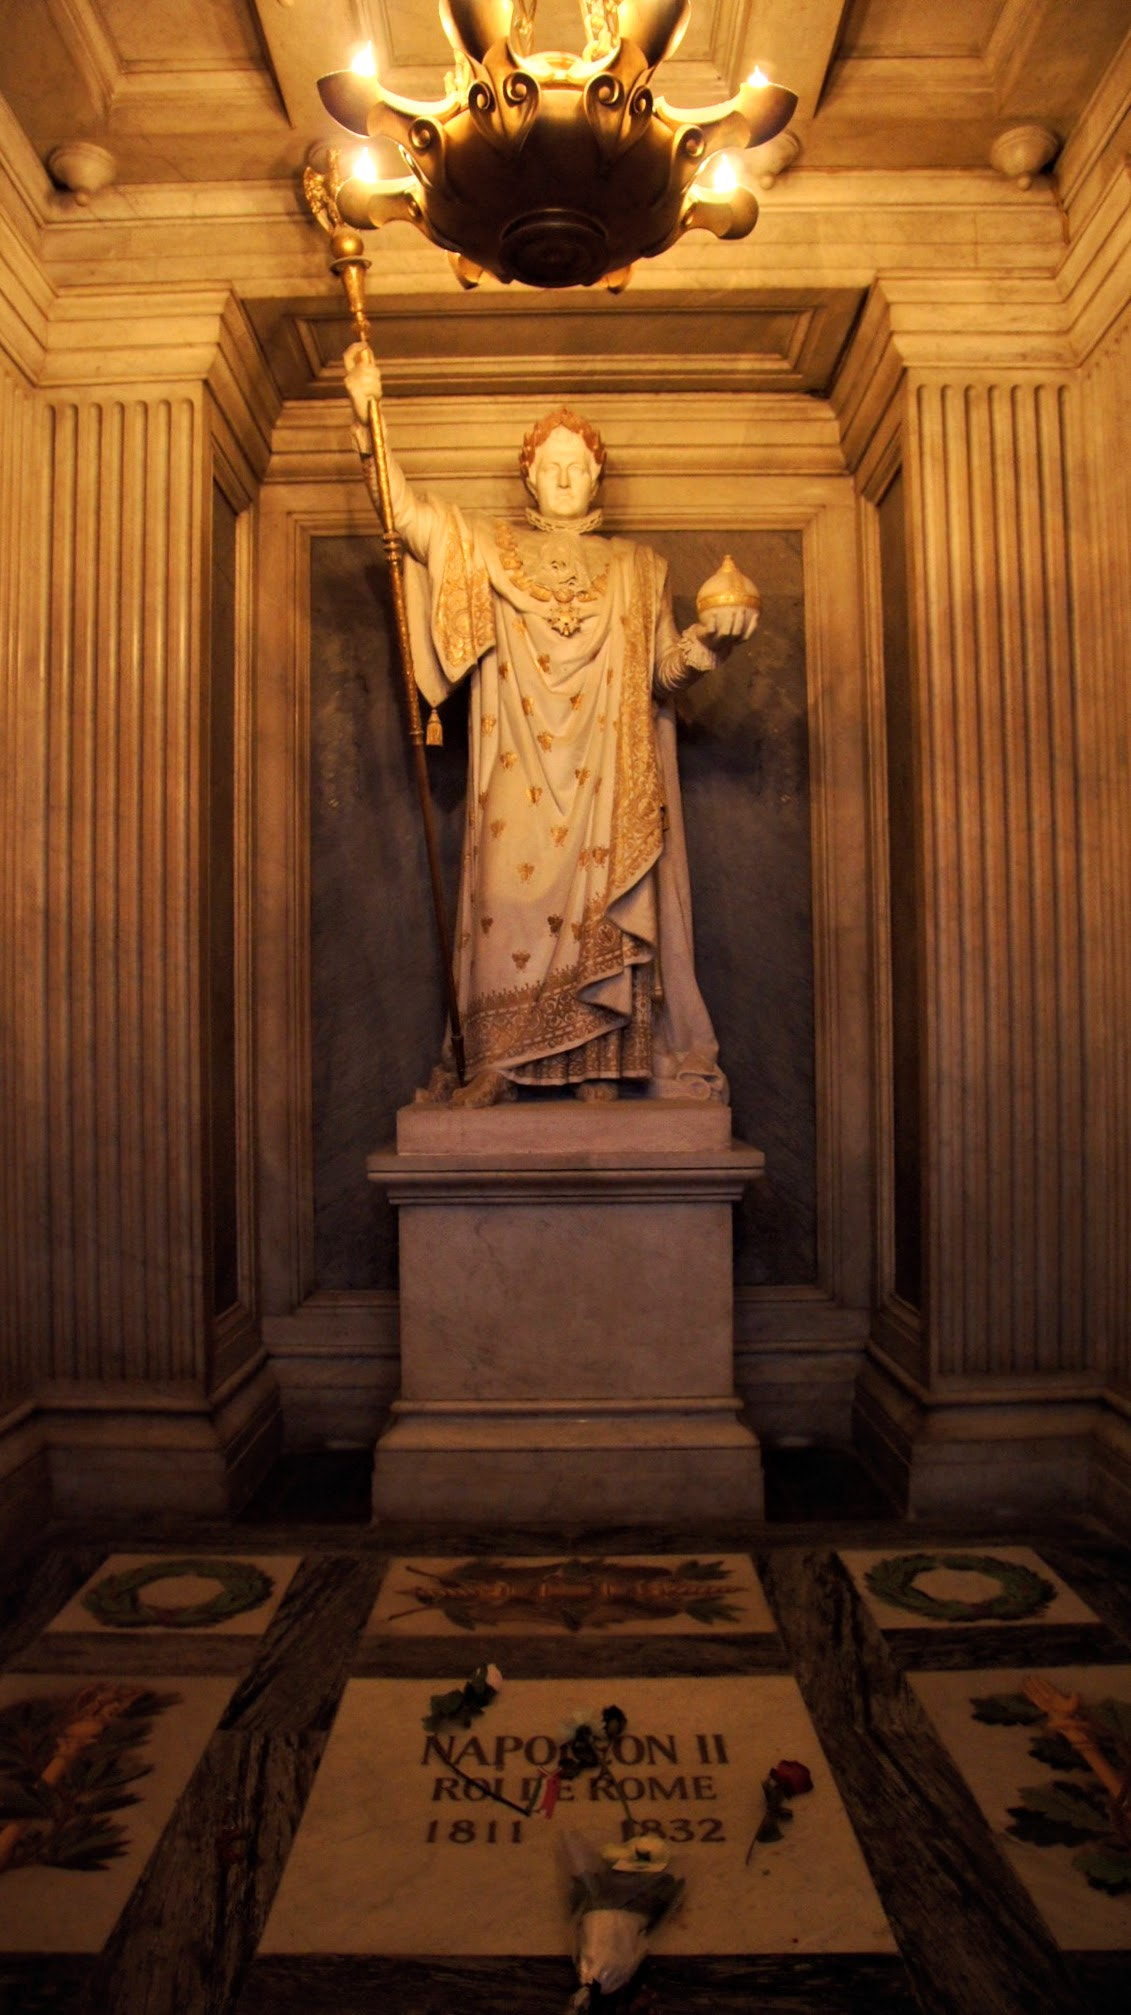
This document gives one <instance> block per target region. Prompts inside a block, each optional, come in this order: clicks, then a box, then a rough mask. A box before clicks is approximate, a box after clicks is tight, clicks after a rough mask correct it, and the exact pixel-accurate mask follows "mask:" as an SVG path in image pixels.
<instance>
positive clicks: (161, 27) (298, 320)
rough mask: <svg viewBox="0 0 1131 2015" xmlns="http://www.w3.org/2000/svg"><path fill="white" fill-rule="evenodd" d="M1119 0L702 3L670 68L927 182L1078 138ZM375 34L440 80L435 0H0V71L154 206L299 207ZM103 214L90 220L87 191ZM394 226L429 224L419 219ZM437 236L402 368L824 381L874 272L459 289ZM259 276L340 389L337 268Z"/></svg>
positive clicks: (825, 142)
mask: <svg viewBox="0 0 1131 2015" xmlns="http://www.w3.org/2000/svg"><path fill="white" fill-rule="evenodd" d="M1128 8H1129V0H692V18H691V24H690V27H689V29H688V32H687V35H686V37H685V39H684V42H683V44H682V45H681V47H680V49H679V51H678V53H677V54H676V55H675V56H674V57H673V58H672V60H671V61H670V63H668V64H666V65H665V66H664V69H663V72H662V77H663V88H664V91H665V93H666V95H667V97H668V98H669V99H670V100H672V101H673V102H674V103H676V104H679V103H681V102H682V103H685V104H692V105H694V104H697V103H698V104H702V103H704V102H710V101H713V100H718V99H720V98H723V97H725V96H728V95H729V94H730V93H731V91H732V90H733V89H734V88H735V86H736V85H737V83H738V81H739V80H740V79H741V78H742V77H743V76H745V75H746V74H747V73H748V71H749V70H750V69H751V67H752V66H753V64H754V63H755V62H759V63H761V65H762V67H763V68H764V69H765V70H766V71H768V72H769V74H770V75H771V76H772V77H775V78H777V79H780V80H781V81H782V82H785V83H788V84H789V85H790V86H791V88H793V89H794V90H796V91H797V93H798V98H799V105H798V112H797V116H796V119H795V121H794V128H793V130H794V132H795V134H796V136H797V138H798V140H799V141H800V143H801V153H800V156H799V162H798V168H799V170H800V171H801V174H802V175H804V174H805V172H806V171H818V173H820V172H822V171H825V172H827V178H828V187H829V189H830V190H832V188H833V183H834V181H835V179H836V178H837V177H838V176H843V174H844V173H845V172H846V171H862V170H863V171H869V170H887V171H891V172H894V173H895V174H900V173H902V172H908V173H910V174H913V175H914V174H916V173H917V174H918V176H919V179H920V182H922V175H923V171H929V173H930V174H932V175H933V176H935V177H937V178H944V177H945V176H946V174H947V173H948V172H949V171H969V170H979V171H982V172H983V174H988V172H989V169H988V164H989V155H990V149H991V147H992V145H993V142H994V140H995V139H996V138H997V136H998V135H999V134H1001V133H1002V132H1003V131H1004V130H1005V129H1006V128H1008V127H1010V126H1012V125H1016V124H1017V123H1018V122H1019V121H1023V120H1037V121H1040V122H1042V123H1044V124H1046V125H1048V126H1051V127H1052V128H1053V129H1054V130H1055V132H1056V133H1057V134H1058V135H1059V136H1060V138H1061V139H1067V138H1068V136H1069V135H1070V133H1071V131H1072V128H1073V126H1074V124H1075V122H1076V120H1077V119H1078V118H1079V116H1080V113H1081V111H1082V109H1083V107H1084V105H1085V103H1086V101H1087V99H1088V97H1089V94H1090V93H1091V92H1092V91H1093V89H1094V88H1095V86H1096V84H1097V82H1098V80H1099V79H1100V77H1101V76H1102V74H1103V72H1104V70H1105V69H1106V67H1107V65H1108V64H1109V63H1110V61H1111V60H1112V58H1113V56H1114V54H1115V52H1116V51H1117V49H1118V47H1119V45H1120V43H1121V41H1122V40H1123V38H1124V37H1125V36H1126V34H1127V31H1128V26H1129V20H1131V17H1129V13H1128ZM535 39H536V46H537V47H538V48H539V49H546V48H554V47H558V48H570V49H575V50H576V49H579V48H580V47H581V44H582V41H583V39H584V38H583V33H582V27H581V19H580V14H579V10H578V8H577V5H576V0H539V5H538V12H537V26H536V38H535ZM368 40H372V42H373V44H374V48H375V53H376V56H377V61H378V66H379V70H380V73H381V75H382V77H383V79H384V80H385V81H386V82H387V83H388V84H389V85H390V86H391V87H392V88H393V89H394V90H399V91H401V92H403V93H405V94H407V95H409V96H413V97H417V96H424V97H429V96H435V95H438V94H439V93H440V91H441V90H442V87H443V77H444V72H445V70H446V69H447V68H448V66H449V60H450V52H449V50H448V47H447V44H446V42H445V40H444V37H443V33H442V31H441V28H440V22H439V17H438V12H437V6H436V0H0V92H2V93H3V95H4V96H5V97H6V99H7V100H8V103H9V105H10V106H11V108H12V110H13V112H14V114H15V116H16V118H17V120H18V121H19V123H20V124H21V125H22V127H23V129H24V132H25V133H26V134H27V136H28V138H29V140H30V141H31V143H32V146H33V147H34V148H35V150H36V151H37V152H38V153H39V155H40V157H41V159H43V160H44V161H46V160H47V159H48V157H49V156H50V154H51V152H52V150H53V149H54V148H55V147H56V146H57V145H59V144H60V143H61V142H64V141H72V140H76V139H86V140H91V141H94V142H96V143H97V144H98V145H99V146H101V147H103V148H105V149H107V150H108V151H109V152H110V154H112V156H113V158H114V163H115V179H116V183H117V188H118V191H119V192H121V196H122V198H127V197H128V196H129V192H130V191H131V190H137V191H138V197H137V200H141V195H140V192H141V189H143V188H144V189H145V190H146V191H147V192H148V193H147V196H146V198H145V200H146V202H147V203H148V205H149V209H150V212H151V213H152V212H153V211H154V209H155V208H156V209H160V208H161V206H162V203H164V204H165V206H166V208H168V207H169V206H179V210H178V214H180V215H182V216H183V215H184V214H185V205H186V203H189V202H192V203H193V205H194V208H196V206H199V214H200V215H201V216H206V215H219V214H220V212H221V211H222V210H223V207H224V203H225V202H227V204H228V206H229V208H231V206H232V204H233V203H236V201H237V197H238V207H239V208H240V209H241V210H243V209H248V213H249V214H251V211H252V210H254V208H255V207H256V206H257V205H258V204H259V203H260V202H261V201H262V202H268V201H270V202H271V203H273V204H274V206H275V210H276V211H278V210H279V207H280V205H282V206H283V207H284V208H285V209H287V210H288V211H289V207H290V205H291V202H292V198H293V204H294V215H295V217H296V218H298V216H299V215H300V212H301V202H300V199H299V197H298V193H297V192H298V180H299V176H300V172H301V169H302V166H303V164H304V162H305V161H306V159H307V158H308V155H309V153H310V150H311V147H312V146H313V145H315V144H316V143H318V142H320V141H326V140H331V139H333V138H334V137H335V134H337V137H339V138H340V137H341V135H340V133H338V130H337V129H336V128H335V127H334V126H333V122H332V121H330V120H329V119H328V117H327V115H326V113H325V112H324V110H323V108H322V105H321V103H320V100H319V98H318V95H317V90H316V79H317V78H318V76H319V75H321V74H322V73H323V72H325V71H327V70H332V69H337V68H341V67H343V66H344V65H345V64H346V63H348V61H349V59H350V57H351V55H352V54H353V52H354V51H355V50H356V49H357V47H358V45H359V44H360V43H363V42H365V41H368ZM186 185H187V186H186ZM264 185H268V188H266V189H265V188H264ZM932 186H934V187H938V186H939V184H938V183H937V182H936V184H934V185H932ZM225 190H227V192H228V194H227V196H225V195H224V191H225ZM240 191H242V192H244V193H243V194H242V195H239V192H240ZM193 192H195V194H194V193H193ZM249 205H250V208H249ZM834 209H835V202H834ZM88 214H92V215H94V216H95V217H97V215H98V207H97V201H96V203H95V206H94V209H93V212H91V213H88ZM310 228H311V230H313V226H311V227H310ZM392 232H393V233H396V232H400V233H405V234H406V235H407V236H409V237H412V238H413V239H414V242H416V243H419V242H420V241H419V240H416V239H415V234H412V233H411V232H408V230H407V227H405V226H400V225H398V226H394V227H392ZM90 242H91V249H92V251H93V250H94V242H93V241H90ZM718 249H719V250H720V251H722V250H723V249H724V248H718ZM429 256H431V254H429ZM435 257H436V262H437V278H436V298H437V299H439V295H440V292H441V291H442V293H443V303H442V305H443V308H444V314H443V317H442V322H443V332H442V338H440V337H438V335H437V326H436V316H435V313H434V311H432V312H431V313H430V311H429V307H428V304H427V302H426V301H425V300H423V299H418V300H417V301H416V302H415V303H410V304H408V305H406V306H402V307H398V306H397V305H395V304H393V305H390V304H388V303H384V304H378V308H377V314H378V317H379V320H380V346H381V352H382V355H383V356H384V357H385V358H386V360H387V368H388V375H389V380H390V386H391V388H400V389H403V390H406V391H414V392H418V391H420V392H422V391H427V390H428V389H430V388H431V387H432V386H434V385H436V384H438V383H441V382H442V383H443V385H444V386H445V387H446V388H447V389H466V390H479V391H491V390H493V389H495V388H497V387H501V386H502V385H504V384H505V385H506V386H507V387H508V388H509V389H511V390H525V389H530V390H531V391H534V390H554V389H557V390H560V391H562V392H563V393H568V392H569V391H571V390H580V389H584V388H585V387H589V388H591V389H598V388H600V389H603V390H610V391H611V390H616V389H618V388H620V387H630V388H632V389H636V390H640V391H649V390H653V389H658V388H660V387H662V386H663V385H665V384H668V385H670V384H672V383H673V382H681V383H683V384H685V385H687V386H690V387H693V388H699V389H710V390H728V389H730V388H731V387H743V388H745V389H764V390H768V391H775V392H796V391H809V392H822V391H824V390H826V389H827V387H828V385H829V383H830V382H831V378H832V375H833V373H834V371H835V368H836V363H837V359H838V358H839V356H840V355H841V354H842V351H843V347H844V344H845V341H846V340H847V337H848V334H849V332H850V330H851V327H852V323H853V318H854V316H855V314H856V313H857V311H858V309H859V306H860V302H861V299H862V295H863V285H861V286H860V287H839V286H836V285H826V286H825V287H824V288H819V287H813V286H806V285H805V284H804V277H803V279H802V284H800V285H798V286H797V287H796V288H791V289H789V290H787V291H783V290H782V289H781V287H780V285H778V284H777V282H776V281H775V280H774V279H773V278H767V279H765V280H764V281H762V282H759V280H758V279H757V276H756V275H755V276H753V277H751V279H750V280H749V282H748V283H747V282H744V283H743V286H742V287H741V288H740V289H737V290H736V291H734V292H729V293H728V292H725V291H719V292H712V291H711V285H710V283H709V282H708V284H707V285H706V286H705V285H704V283H703V281H702V280H701V279H699V280H696V282H695V283H694V286H695V287H696V288H697V289H698V291H693V292H692V293H690V294H681V292H680V281H679V278H678V272H677V271H674V272H673V275H672V277H671V278H670V279H669V278H668V277H667V276H664V275H661V274H659V272H657V273H656V274H655V275H649V283H648V292H647V298H646V299H645V298H643V290H642V297H641V298H640V299H639V300H638V299H637V293H636V288H635V287H634V288H633V289H631V290H630V292H629V294H628V295H626V296H625V297H624V298H623V300H622V301H620V302H618V303H614V302H612V301H610V300H609V299H608V298H607V297H604V296H602V297H600V298H598V297H597V296H596V295H594V294H592V293H589V294H587V295H585V296H580V295H579V296H559V297H554V298H553V299H548V298H547V297H546V296H544V295H543V296H535V295H532V294H530V293H526V292H524V291H523V290H521V289H518V288H512V289H508V290H502V289H500V288H498V287H497V286H495V285H494V284H493V283H492V284H491V285H490V286H485V288H484V290H483V293H482V296H481V297H480V296H476V297H474V298H471V299H467V298H464V297H461V296H457V293H456V291H455V289H454V287H453V285H452V282H451V278H450V274H449V273H448V270H447V266H446V262H445V261H444V260H443V258H442V255H440V254H438V253H437V254H436V255H435ZM317 270H318V271H319V272H321V270H322V268H321V265H320V263H319V266H318V269H317ZM726 284H727V283H726V282H724V287H725V285H726ZM304 286H305V283H304ZM268 291H269V290H268ZM255 294H256V289H254V288H250V289H247V290H246V295H247V298H248V309H249V313H250V314H251V316H252V318H253V321H254V322H255V325H256V327H257V330H258V333H259V337H260V341H261V344H262V346H263V348H264V351H265V352H266V354H267V356H268V358H269V360H270V363H271V366H272V369H273V371H274V374H275V377H276V380H277V382H278V385H279V388H280V390H281V391H282V392H283V394H284V395H285V396H291V397H296V396H303V397H318V396H319V395H321V394H324V393H326V392H328V391H330V390H332V389H334V388H335V387H336V386H337V385H338V384H339V383H340V365H339V364H338V361H337V360H338V358H339V357H340V354H341V349H342V347H343V344H344V342H345V340H346V335H347V331H346V327H345V324H344V322H343V320H342V318H341V314H340V306H339V304H340V295H339V294H338V293H337V289H336V283H335V282H333V281H331V280H330V279H329V278H328V277H327V279H326V281H325V285H324V288H322V289H321V291H319V286H318V281H317V280H315V281H314V282H313V285H312V287H311V288H309V289H307V290H306V291H305V292H299V291H296V289H295V287H294V286H292V287H291V288H290V290H289V291H288V293H287V295H286V298H280V297H276V298H266V297H265V290H264V289H263V288H262V287H261V288H259V289H258V297H257V298H251V296H253V295H255Z"/></svg>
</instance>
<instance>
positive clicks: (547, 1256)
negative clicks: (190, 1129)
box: [368, 1099, 763, 1525]
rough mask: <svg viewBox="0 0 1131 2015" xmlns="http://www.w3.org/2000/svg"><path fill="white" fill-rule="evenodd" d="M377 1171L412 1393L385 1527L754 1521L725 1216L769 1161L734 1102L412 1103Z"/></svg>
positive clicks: (382, 1459) (379, 1491) (394, 1449)
mask: <svg viewBox="0 0 1131 2015" xmlns="http://www.w3.org/2000/svg"><path fill="white" fill-rule="evenodd" d="M368 1167H369V1177H370V1180H371V1181H372V1182H377V1183H380V1184H382V1185H383V1187H385V1188H386V1189H387V1190H388V1193H389V1196H390V1199H391V1201H392V1202H393V1203H395V1204H396V1205H398V1206H399V1211H400V1312H401V1313H400V1323H401V1391H400V1397H399V1398H398V1399H397V1401H396V1402H395V1404H394V1406H393V1411H392V1419H391V1423H390V1425H389V1427H388V1429H387V1431H386V1432H385V1433H384V1434H383V1435H382V1436H381V1439H380V1440H379V1441H378V1443H377V1448H376V1451H375V1454H374V1465H373V1508H374V1514H375V1516H378V1517H382V1518H411V1519H419V1518H424V1517H427V1518H436V1519H454V1520H464V1521H469V1522H471V1521H475V1522H486V1523H489V1524H490V1523H499V1524H502V1523H508V1524H509V1523H514V1522H527V1521H533V1522H538V1521H541V1522H544V1523H550V1522H553V1523H562V1522H563V1521H568V1520H577V1521H579V1522H585V1523H587V1524H588V1523H607V1522H609V1521H614V1522H620V1521H624V1522H627V1523H631V1524H634V1525H641V1524H648V1523H669V1522H671V1521H672V1520H673V1519H676V1520H683V1519H691V1518H696V1519H711V1518H758V1517H760V1516H761V1513H762V1469H761V1459H760V1455H759V1450H758V1443H757V1441H756V1440H755V1437H754V1435H753V1434H752V1433H751V1432H750V1429H749V1428H748V1427H747V1426H746V1425H745V1423H744V1422H743V1421H742V1420H741V1419H740V1417H739V1407H740V1402H739V1400H738V1398H737V1397H736V1395H735V1391H734V1373H733V1350H734V1346H733V1288H732V1266H731V1206H732V1204H733V1203H734V1202H735V1201H736V1200H737V1199H738V1198H739V1197H740V1196H741V1194H742V1191H743V1188H744V1187H745V1185H746V1184H747V1183H748V1182H751V1181H753V1180H754V1179H755V1178H756V1177H757V1176H759V1175H760V1174H761V1172H762V1167H763V1156H762V1155H761V1153H760V1152H759V1151H758V1150H757V1149H755V1148H750V1147H747V1146H745V1145H744V1144H743V1143H741V1142H739V1141H734V1140H732V1138H731V1132H730V1113H729V1111H728V1109H727V1108H726V1107H725V1106H718V1105H692V1104H686V1105H685V1104H680V1103H676V1102H668V1101H665V1100H656V1101H651V1100H627V1099H626V1100H624V1101H623V1102H618V1103H616V1104H613V1105H607V1106H606V1105H589V1104H584V1103H581V1102H579V1101H577V1100H574V1099H563V1100H561V1101H557V1100H554V1101H541V1100H539V1101H530V1102H529V1103H523V1104H518V1105H506V1106H497V1107H494V1108H492V1109H490V1110H488V1111H486V1112H467V1113H464V1112H457V1111H452V1110H451V1109H450V1108H445V1107H442V1106H408V1107H406V1108H404V1110H403V1111H401V1112H400V1113H399V1114H398V1116H397V1149H396V1152H395V1153H394V1154H375V1155H372V1156H371V1157H370V1159H369V1164H368Z"/></svg>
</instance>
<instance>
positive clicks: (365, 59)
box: [350, 42, 377, 77]
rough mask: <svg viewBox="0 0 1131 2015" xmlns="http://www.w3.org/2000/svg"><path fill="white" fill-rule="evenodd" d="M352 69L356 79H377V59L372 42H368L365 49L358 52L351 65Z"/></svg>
mask: <svg viewBox="0 0 1131 2015" xmlns="http://www.w3.org/2000/svg"><path fill="white" fill-rule="evenodd" d="M350 69H351V70H352V71H353V73H354V75H355V76H356V77H375V76H376V75H377V58H376V56H375V55H374V53H373V44H372V42H366V44H365V45H364V47H363V48H361V49H359V50H358V52H357V55H356V56H355V57H354V58H353V61H352V62H351V64H350Z"/></svg>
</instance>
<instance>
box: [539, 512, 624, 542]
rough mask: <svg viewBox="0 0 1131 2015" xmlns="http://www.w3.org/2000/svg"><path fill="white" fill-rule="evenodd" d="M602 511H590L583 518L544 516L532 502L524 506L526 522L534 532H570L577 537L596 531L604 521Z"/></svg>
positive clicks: (580, 537)
mask: <svg viewBox="0 0 1131 2015" xmlns="http://www.w3.org/2000/svg"><path fill="white" fill-rule="evenodd" d="M604 518H605V514H604V512H603V511H590V512H589V513H588V514H587V515H586V516H585V517H584V518H546V517H543V515H542V513H541V511H536V510H535V509H534V507H533V505H532V504H528V505H527V507H526V522H527V524H528V525H529V526H530V527H531V529H532V530H533V531H535V532H572V533H573V534H574V536H575V537H576V538H578V539H583V538H585V536H586V534H587V533H589V532H597V531H599V530H600V528H601V526H602V524H603V523H604Z"/></svg>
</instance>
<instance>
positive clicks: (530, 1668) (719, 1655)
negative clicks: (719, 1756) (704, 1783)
mask: <svg viewBox="0 0 1131 2015" xmlns="http://www.w3.org/2000/svg"><path fill="white" fill-rule="evenodd" d="M490 1661H493V1662H494V1663H495V1664H497V1665H498V1666H500V1667H501V1669H502V1672H503V1674H504V1677H506V1678H508V1679H543V1678H547V1679H553V1678H555V1677H556V1676H557V1674H558V1673H561V1674H562V1675H563V1677H565V1676H568V1675H570V1674H573V1673H577V1672H583V1673H584V1674H585V1675H586V1677H587V1678H590V1679H600V1678H603V1677H605V1676H608V1677H610V1678H613V1677H623V1678H626V1679H629V1678H631V1679H645V1678H650V1677H651V1676H653V1675H657V1676H663V1675H669V1676H671V1677H676V1678H678V1677H679V1676H681V1675H683V1676H686V1677H688V1678H695V1677H699V1678H705V1677H707V1676H708V1675H709V1674H719V1673H728V1672H729V1673H736V1672H788V1671H789V1660H788V1658H787V1656H786V1650H785V1646H784V1644H783V1643H782V1641H781V1638H780V1637H778V1636H777V1635H776V1633H775V1632H773V1631H763V1632H761V1633H758V1634H753V1633H752V1634H751V1635H750V1636H746V1637H706V1636H704V1637H597V1636H595V1635H594V1634H593V1633H591V1632H587V1633H585V1634H582V1633H580V1632H579V1633H578V1634H577V1635H576V1636H574V1635H572V1634H570V1633H562V1634H560V1635H555V1636H553V1637H551V1636H549V1635H546V1636H541V1637H501V1636H500V1637H481V1636H474V1637H473V1636H467V1637H365V1638H363V1639H362V1641H361V1644H360V1645H359V1647H358V1652H357V1656H356V1658H355V1659H354V1662H353V1674H354V1676H355V1677H365V1678H368V1679H400V1678H405V1679H411V1678H414V1677H417V1676H424V1677H427V1678H437V1679H449V1678H450V1679H453V1680H455V1679H466V1677H467V1675H468V1673H469V1672H473V1671H474V1670H475V1667H476V1666H477V1665H483V1664H487V1663H488V1662H490Z"/></svg>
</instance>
